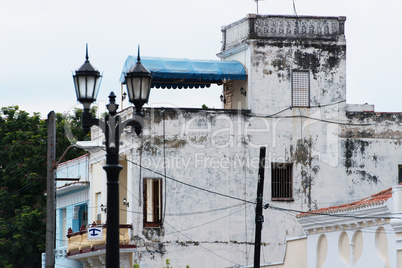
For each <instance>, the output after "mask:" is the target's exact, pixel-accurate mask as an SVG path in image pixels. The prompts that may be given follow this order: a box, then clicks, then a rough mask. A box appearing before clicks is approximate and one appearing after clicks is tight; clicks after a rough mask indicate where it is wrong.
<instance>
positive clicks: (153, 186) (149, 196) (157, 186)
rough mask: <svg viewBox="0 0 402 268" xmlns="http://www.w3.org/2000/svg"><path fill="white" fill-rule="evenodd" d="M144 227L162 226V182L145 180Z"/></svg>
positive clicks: (159, 180)
mask: <svg viewBox="0 0 402 268" xmlns="http://www.w3.org/2000/svg"><path fill="white" fill-rule="evenodd" d="M143 194H144V227H161V225H162V180H161V179H149V178H145V179H144V191H143Z"/></svg>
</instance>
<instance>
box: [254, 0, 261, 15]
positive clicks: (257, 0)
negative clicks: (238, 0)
mask: <svg viewBox="0 0 402 268" xmlns="http://www.w3.org/2000/svg"><path fill="white" fill-rule="evenodd" d="M254 1H255V2H256V4H257V15H258V2H260V1H262V0H254Z"/></svg>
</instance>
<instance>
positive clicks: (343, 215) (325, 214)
mask: <svg viewBox="0 0 402 268" xmlns="http://www.w3.org/2000/svg"><path fill="white" fill-rule="evenodd" d="M264 208H271V209H274V210H279V211H288V212H295V213H299V214H308V215H310V216H330V217H337V218H353V219H401V217H392V216H391V217H390V216H384V217H376V216H371V217H364V216H353V215H350V214H349V215H348V214H344V213H339V214H333V213H322V212H314V211H311V212H309V211H301V210H296V209H288V208H280V207H275V206H272V205H270V204H265V205H264Z"/></svg>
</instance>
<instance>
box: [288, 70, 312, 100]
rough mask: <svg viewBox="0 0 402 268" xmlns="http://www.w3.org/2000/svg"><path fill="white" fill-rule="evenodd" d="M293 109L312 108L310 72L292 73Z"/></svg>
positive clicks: (295, 71) (296, 71) (294, 71)
mask: <svg viewBox="0 0 402 268" xmlns="http://www.w3.org/2000/svg"><path fill="white" fill-rule="evenodd" d="M292 107H310V75H309V71H298V70H293V72H292Z"/></svg>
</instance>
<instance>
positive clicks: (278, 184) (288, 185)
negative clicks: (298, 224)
mask: <svg viewBox="0 0 402 268" xmlns="http://www.w3.org/2000/svg"><path fill="white" fill-rule="evenodd" d="M292 167H293V165H292V164H291V163H271V198H272V200H274V201H293V176H292Z"/></svg>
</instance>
